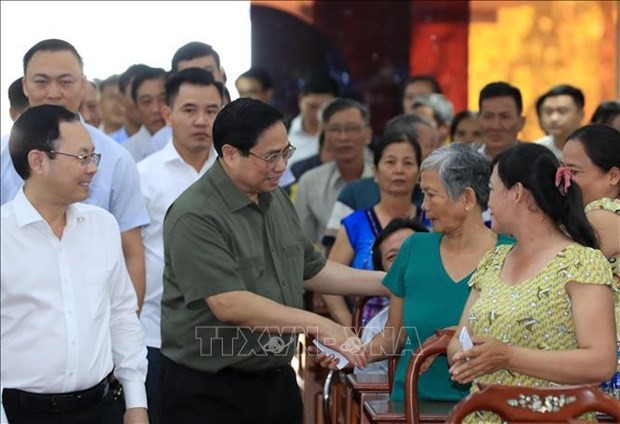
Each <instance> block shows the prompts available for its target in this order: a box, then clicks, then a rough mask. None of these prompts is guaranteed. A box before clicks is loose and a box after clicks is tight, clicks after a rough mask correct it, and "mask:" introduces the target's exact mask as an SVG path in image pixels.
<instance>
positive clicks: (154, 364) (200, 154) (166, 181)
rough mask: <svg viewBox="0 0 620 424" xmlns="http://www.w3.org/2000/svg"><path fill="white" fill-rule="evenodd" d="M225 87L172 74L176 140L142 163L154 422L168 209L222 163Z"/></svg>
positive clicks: (167, 114)
mask: <svg viewBox="0 0 620 424" xmlns="http://www.w3.org/2000/svg"><path fill="white" fill-rule="evenodd" d="M222 102H223V85H222V83H220V82H216V81H215V80H214V79H213V76H212V75H211V74H210V73H209V72H207V71H205V70H204V69H200V68H188V69H184V70H182V71H179V72H177V73H176V74H173V75H172V76H171V77H170V78H169V79H168V81H167V82H166V105H165V106H164V107H163V108H162V113H163V116H164V118H165V120H166V123H167V124H168V125H169V126H170V127H171V128H172V139H171V140H170V141H169V142H168V143H167V144H166V146H165V147H164V148H163V149H162V150H160V151H158V152H157V153H154V154H153V155H151V156H149V157H147V158H146V159H144V160H143V161H142V162H140V163H139V164H138V172H139V173H140V180H141V185H142V194H143V195H144V200H145V202H146V207H147V210H148V212H149V217H150V219H151V224H150V225H148V226H147V227H145V228H144V230H143V231H142V239H143V243H144V252H145V256H146V281H147V283H146V296H145V300H144V305H143V307H142V313H141V315H140V321H141V323H142V326H143V328H144V333H145V340H146V345H147V349H148V359H149V370H148V375H147V380H146V387H147V395H148V400H149V403H150V405H151V408H150V412H151V414H150V415H151V423H156V422H157V417H156V416H154V414H153V412H154V406H153V405H154V403H153V402H154V401H156V396H157V382H158V375H159V362H160V352H159V349H160V347H161V334H160V318H161V296H162V293H163V284H162V278H163V272H164V240H163V224H164V217H165V215H166V211H167V210H168V207H169V206H170V205H171V204H172V202H174V201H175V200H176V198H177V197H179V195H180V194H181V193H183V192H184V191H185V190H186V189H187V188H188V187H189V186H190V185H192V184H193V183H194V182H195V181H196V180H197V179H199V178H200V177H201V176H202V175H203V174H204V173H205V172H206V171H207V169H209V168H210V167H211V165H213V163H214V162H215V160H216V159H217V152H216V151H215V149H214V148H213V139H212V128H213V121H215V117H216V116H217V114H218V112H219V111H220V109H221V108H222Z"/></svg>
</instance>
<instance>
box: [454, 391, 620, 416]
mask: <svg viewBox="0 0 620 424" xmlns="http://www.w3.org/2000/svg"><path fill="white" fill-rule="evenodd" d="M478 387H479V388H480V391H478V392H476V393H472V394H471V395H469V396H468V397H467V398H465V399H463V400H462V401H460V402H459V403H458V404H457V405H456V406H455V407H454V409H453V410H452V412H451V413H450V415H449V416H448V420H447V422H448V423H460V422H461V421H462V420H463V418H465V417H466V416H467V415H468V414H470V413H472V412H475V411H490V412H493V413H495V414H497V415H499V416H500V417H501V418H502V420H504V421H507V422H520V423H528V422H529V423H531V422H545V423H554V422H570V421H571V420H572V419H577V418H578V417H579V416H581V415H583V414H585V413H587V412H594V411H597V412H602V413H605V414H608V415H610V416H612V417H613V418H614V419H615V421H614V422H620V402H618V401H617V400H615V399H613V398H612V397H610V396H608V395H606V394H604V393H603V392H601V391H600V390H599V389H598V386H597V385H583V386H560V387H544V388H540V387H521V386H503V385H498V384H490V385H485V384H478ZM573 422H574V421H573Z"/></svg>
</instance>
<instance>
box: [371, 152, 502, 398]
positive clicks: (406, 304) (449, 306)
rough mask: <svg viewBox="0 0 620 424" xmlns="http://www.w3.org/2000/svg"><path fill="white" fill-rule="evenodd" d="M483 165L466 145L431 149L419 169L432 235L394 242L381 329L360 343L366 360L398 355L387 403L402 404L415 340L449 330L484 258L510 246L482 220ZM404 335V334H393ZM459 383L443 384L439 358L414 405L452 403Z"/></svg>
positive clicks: (461, 389) (446, 379)
mask: <svg viewBox="0 0 620 424" xmlns="http://www.w3.org/2000/svg"><path fill="white" fill-rule="evenodd" d="M490 173H491V172H490V164H489V162H488V160H487V159H486V158H485V157H484V156H482V155H481V154H480V153H477V152H476V151H475V150H474V149H473V148H472V147H470V146H467V145H464V144H459V143H455V144H450V145H448V146H445V147H441V148H439V149H437V150H435V151H434V152H433V153H432V154H431V155H430V156H429V157H428V158H427V159H426V160H425V161H424V162H422V166H421V184H420V185H421V188H422V191H423V192H424V202H423V203H422V209H423V210H424V212H425V213H426V215H427V217H428V218H429V219H430V222H431V224H432V226H433V230H434V232H432V233H422V232H416V233H415V234H413V235H412V236H411V237H409V238H408V239H407V240H406V241H405V242H404V243H403V245H402V247H401V249H400V252H399V253H398V256H397V258H396V260H395V262H394V264H393V265H392V267H391V268H390V270H389V272H388V274H387V276H386V277H385V279H384V280H383V284H384V285H385V286H386V287H387V288H388V289H389V290H390V291H391V296H390V310H389V313H388V315H389V316H388V322H387V324H386V327H385V328H388V329H394V331H385V332H383V333H380V334H379V335H377V336H376V337H375V338H374V339H373V340H372V341H371V342H370V343H368V344H367V345H366V351H367V354H368V355H369V357H370V358H371V361H377V360H381V359H384V358H386V357H387V356H389V355H394V354H398V353H399V352H400V351H401V350H402V355H401V357H400V358H399V361H398V367H397V369H396V375H395V378H394V387H393V388H392V399H393V400H403V399H404V386H405V372H406V369H407V364H408V362H409V359H410V358H411V353H412V352H413V351H414V350H415V349H416V348H417V347H418V343H421V342H423V341H424V340H425V339H427V338H429V337H431V336H432V335H433V334H434V333H435V329H437V328H446V327H451V326H455V325H457V324H458V322H459V318H460V315H461V311H462V310H463V306H464V305H465V301H466V300H467V297H468V296H469V291H470V289H469V286H468V281H469V278H470V276H471V274H472V273H473V271H474V270H475V269H476V266H477V265H478V262H479V261H480V259H482V257H483V256H484V254H485V253H486V252H487V251H489V250H491V249H493V248H494V247H495V246H497V245H500V244H508V243H511V242H512V241H511V239H510V238H509V237H506V236H501V235H500V236H498V235H496V234H495V233H493V232H492V231H491V230H490V229H489V228H488V227H487V226H486V225H485V224H484V222H483V220H482V211H483V210H484V209H486V206H487V202H488V199H489V178H490ZM399 330H406V331H399ZM467 390H468V388H467V386H459V385H455V384H454V382H452V381H451V380H450V374H449V372H448V364H447V361H446V358H445V357H438V358H437V359H435V360H434V362H433V364H431V365H430V367H429V368H428V370H427V371H426V372H425V374H424V375H423V376H422V378H421V379H420V383H419V385H418V396H419V399H420V400H446V401H456V400H459V399H461V398H462V397H464V396H465V395H466V394H467V392H468V391H467Z"/></svg>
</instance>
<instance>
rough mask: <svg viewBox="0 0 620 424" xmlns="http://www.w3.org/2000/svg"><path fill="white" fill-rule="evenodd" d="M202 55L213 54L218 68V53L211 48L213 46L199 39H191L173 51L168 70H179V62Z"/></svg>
mask: <svg viewBox="0 0 620 424" xmlns="http://www.w3.org/2000/svg"><path fill="white" fill-rule="evenodd" d="M204 56H213V58H214V59H215V64H216V65H217V68H218V69H219V68H220V55H219V54H217V52H216V51H215V50H213V47H212V46H211V45H210V44H206V43H202V42H200V41H191V42H189V43H187V44H185V45H184V46H182V47H180V48H179V49H178V50H177V51H176V52H175V53H174V56H172V64H171V66H170V72H172V73H174V72H177V71H178V70H179V62H182V61H185V60H192V59H196V58H197V57H204Z"/></svg>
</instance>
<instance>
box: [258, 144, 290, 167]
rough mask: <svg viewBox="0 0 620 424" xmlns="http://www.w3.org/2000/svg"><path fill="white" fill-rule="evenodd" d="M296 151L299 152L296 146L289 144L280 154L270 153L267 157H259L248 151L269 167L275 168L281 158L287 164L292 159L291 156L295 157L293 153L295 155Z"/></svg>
mask: <svg viewBox="0 0 620 424" xmlns="http://www.w3.org/2000/svg"><path fill="white" fill-rule="evenodd" d="M295 150H297V149H296V148H295V146H292V145H290V144H289V145H288V146H286V147H285V148H284V150H282V151H280V152H273V153H269V154H268V155H265V156H264V157H263V156H258V155H256V154H254V153H252V152H250V151H249V150H248V154H250V155H252V156H254V157H255V158H257V159H260V160H262V161H263V162H265V164H266V165H267V166H274V165H275V164H276V163H278V161H279V160H280V158H282V160H283V161H284V162H287V161H288V160H289V159H290V158H291V156H293V153H295Z"/></svg>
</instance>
